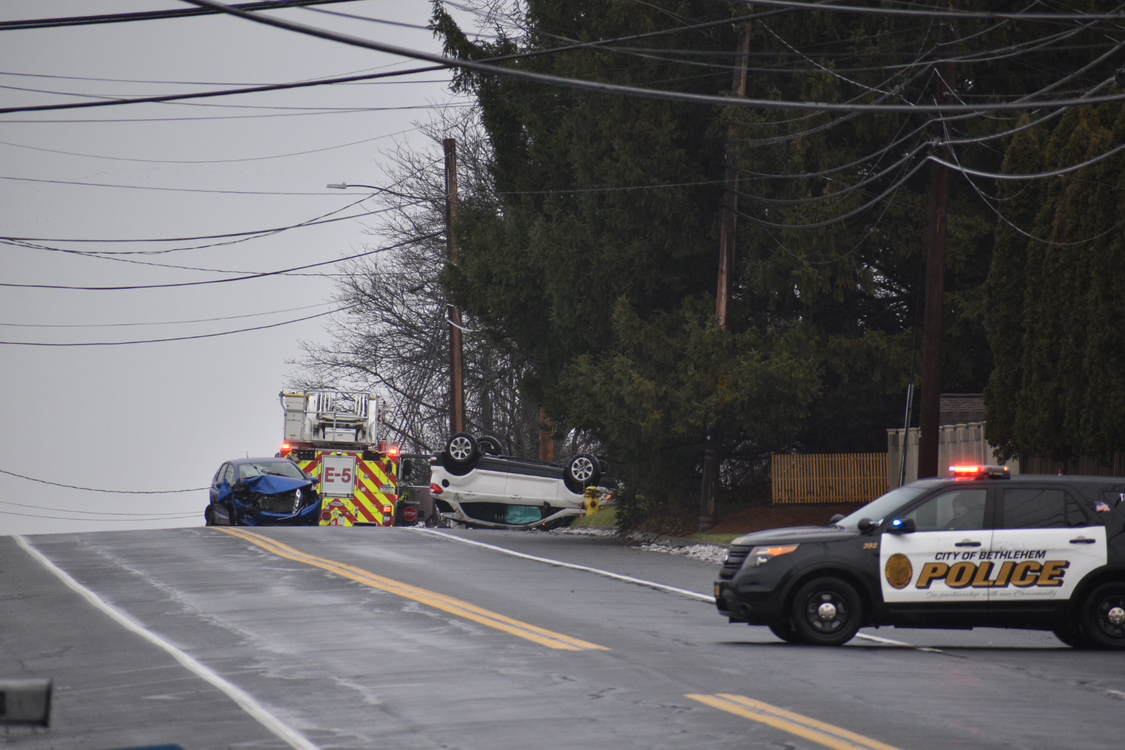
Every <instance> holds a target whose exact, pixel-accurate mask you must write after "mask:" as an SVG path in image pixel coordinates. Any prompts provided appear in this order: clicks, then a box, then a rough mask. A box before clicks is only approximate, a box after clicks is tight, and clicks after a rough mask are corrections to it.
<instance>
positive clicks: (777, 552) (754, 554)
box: [746, 544, 800, 568]
mask: <svg viewBox="0 0 1125 750" xmlns="http://www.w3.org/2000/svg"><path fill="white" fill-rule="evenodd" d="M799 546H800V545H798V544H783V545H777V546H773V547H754V548H753V549H751V550H750V554H749V555H747V556H746V564H747V565H749V566H751V567H754V568H756V567H758V566H759V565H765V564H766V563H768V562H769V561H770V560H772V559H774V558H775V557H781V556H782V555H788V554H789V553H790V552H794V551H796V549H797V547H799Z"/></svg>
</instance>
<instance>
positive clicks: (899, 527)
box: [887, 518, 918, 534]
mask: <svg viewBox="0 0 1125 750" xmlns="http://www.w3.org/2000/svg"><path fill="white" fill-rule="evenodd" d="M917 530H918V527H917V526H916V525H915V524H914V519H913V518H906V519H903V518H896V519H894V520H893V521H891V523H890V525H889V526H887V531H889V532H891V533H892V534H913V533H914V532H915V531H917Z"/></svg>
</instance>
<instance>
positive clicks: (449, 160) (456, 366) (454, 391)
mask: <svg viewBox="0 0 1125 750" xmlns="http://www.w3.org/2000/svg"><path fill="white" fill-rule="evenodd" d="M442 143H443V144H444V146H445V243H446V251H447V253H448V256H449V264H450V265H451V266H452V265H456V264H457V241H456V240H455V239H454V237H453V222H454V221H455V220H456V219H457V141H456V140H455V139H453V138H446V139H445V140H444V141H443V142H442ZM447 315H448V316H449V323H450V326H449V378H450V384H449V432H450V434H451V435H452V434H456V433H458V432H464V431H465V374H464V359H463V347H462V342H461V310H460V308H458V307H457V306H455V305H452V304H450V305H449V306H448V307H447Z"/></svg>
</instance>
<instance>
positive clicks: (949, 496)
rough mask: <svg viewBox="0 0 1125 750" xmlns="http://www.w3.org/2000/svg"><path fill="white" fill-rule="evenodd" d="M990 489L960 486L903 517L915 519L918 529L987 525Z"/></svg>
mask: <svg viewBox="0 0 1125 750" xmlns="http://www.w3.org/2000/svg"><path fill="white" fill-rule="evenodd" d="M987 498H988V490H986V489H983V488H980V487H977V488H973V489H969V488H958V489H955V490H950V491H948V492H942V493H941V494H939V495H935V496H934V497H931V498H930V499H929V500H926V501H925V502H924V503H922V504H921V505H919V506H918V507H917V508H914V509H913V510H911V511H910V512H909V513H907V514H906V515H905V516H903V518H909V519H911V520H913V521H914V527H915V529H916V530H917V531H948V530H951V529H953V530H960V531H974V530H979V529H982V528H984V505H985V500H987Z"/></svg>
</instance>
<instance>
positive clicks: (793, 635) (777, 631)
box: [769, 620, 801, 643]
mask: <svg viewBox="0 0 1125 750" xmlns="http://www.w3.org/2000/svg"><path fill="white" fill-rule="evenodd" d="M769 628H770V632H771V633H773V634H774V635H776V636H777V637H778V638H780V639H781V640H783V641H785V642H786V643H801V638H800V636H798V635H797V631H796V630H795V629H794V628H793V623H791V622H789V620H781V621H779V622H771V623H770V625H769Z"/></svg>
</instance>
